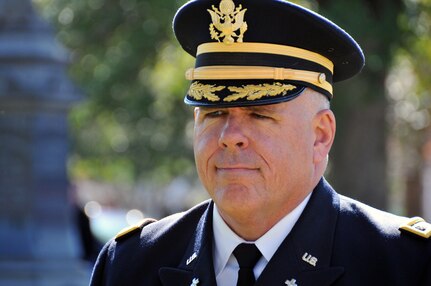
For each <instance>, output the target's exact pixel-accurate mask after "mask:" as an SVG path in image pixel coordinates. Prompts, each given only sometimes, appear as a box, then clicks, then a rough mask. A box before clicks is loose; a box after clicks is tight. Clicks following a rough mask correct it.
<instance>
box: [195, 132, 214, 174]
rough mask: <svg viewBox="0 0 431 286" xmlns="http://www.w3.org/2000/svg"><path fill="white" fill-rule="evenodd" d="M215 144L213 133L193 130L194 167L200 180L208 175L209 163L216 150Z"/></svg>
mask: <svg viewBox="0 0 431 286" xmlns="http://www.w3.org/2000/svg"><path fill="white" fill-rule="evenodd" d="M217 142H218V141H217V138H216V136H215V133H214V132H210V130H208V129H204V130H202V129H200V128H195V133H194V140H193V149H194V155H195V162H196V167H197V170H198V173H199V176H200V177H201V178H202V179H203V178H204V177H203V176H205V177H207V175H208V174H207V173H208V171H209V167H210V166H209V161H210V159H211V156H212V155H213V154H214V152H215V151H216V150H217V148H218V144H217Z"/></svg>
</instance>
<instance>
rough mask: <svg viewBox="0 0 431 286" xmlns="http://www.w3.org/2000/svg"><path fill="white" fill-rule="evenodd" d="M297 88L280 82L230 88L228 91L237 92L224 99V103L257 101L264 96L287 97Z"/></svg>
mask: <svg viewBox="0 0 431 286" xmlns="http://www.w3.org/2000/svg"><path fill="white" fill-rule="evenodd" d="M295 88H296V86H294V85H291V84H282V83H279V82H276V83H273V84H268V83H265V84H258V85H245V86H242V87H234V86H230V87H228V89H229V90H230V91H232V92H235V93H234V94H232V95H229V96H227V97H225V98H224V99H223V101H227V102H231V101H236V100H238V99H242V98H246V99H247V100H257V99H260V98H262V97H264V96H277V95H280V94H281V95H286V93H287V92H288V91H290V90H293V89H295Z"/></svg>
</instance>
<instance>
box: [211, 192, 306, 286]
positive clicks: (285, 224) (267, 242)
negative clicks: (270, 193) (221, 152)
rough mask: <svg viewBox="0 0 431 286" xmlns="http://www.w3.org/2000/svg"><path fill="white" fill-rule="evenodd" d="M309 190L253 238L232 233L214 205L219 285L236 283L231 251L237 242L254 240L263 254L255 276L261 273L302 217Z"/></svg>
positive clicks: (214, 232) (236, 272)
mask: <svg viewBox="0 0 431 286" xmlns="http://www.w3.org/2000/svg"><path fill="white" fill-rule="evenodd" d="M310 196H311V193H310V194H309V195H308V196H307V197H306V198H305V199H304V200H303V201H302V202H301V203H300V204H299V205H298V206H297V207H296V208H295V209H294V210H293V211H291V212H290V213H289V214H287V215H286V216H285V217H283V218H282V219H281V220H280V221H279V222H278V223H277V224H275V225H274V226H273V227H272V228H271V229H270V230H269V231H267V232H266V233H265V234H264V235H263V236H261V237H260V238H259V239H258V240H256V241H245V240H244V239H242V238H241V237H239V236H238V235H237V234H236V233H235V232H233V231H232V230H231V229H230V227H229V226H228V225H227V224H226V223H225V221H224V220H223V218H222V217H221V216H220V214H219V212H218V209H217V206H215V205H214V211H213V234H214V240H213V241H214V242H213V243H214V245H213V259H214V273H215V276H216V281H217V285H218V286H236V281H237V279H238V269H239V265H238V262H237V261H236V258H235V257H234V256H233V254H232V252H233V250H234V249H235V247H237V246H238V245H239V244H240V243H243V242H249V243H250V242H253V243H255V244H256V246H257V248H258V249H259V250H260V252H261V253H262V257H261V258H260V260H259V261H258V262H257V263H256V266H255V267H254V269H253V271H254V275H255V277H256V280H257V278H258V277H259V276H260V274H261V273H262V271H263V269H264V268H265V266H266V265H267V264H268V262H269V260H270V259H271V258H272V256H273V255H274V253H275V252H276V251H277V249H278V247H279V246H280V244H281V243H282V242H283V240H284V239H285V238H286V236H287V235H288V234H289V233H290V231H291V230H292V228H293V226H294V225H295V223H296V222H297V221H298V219H299V217H300V216H301V214H302V212H303V210H304V208H305V206H306V205H307V203H308V201H309V199H310Z"/></svg>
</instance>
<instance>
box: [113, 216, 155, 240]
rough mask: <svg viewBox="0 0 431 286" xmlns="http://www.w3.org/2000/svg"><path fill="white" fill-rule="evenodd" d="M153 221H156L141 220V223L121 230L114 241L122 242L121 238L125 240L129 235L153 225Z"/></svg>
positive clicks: (150, 219) (149, 219)
mask: <svg viewBox="0 0 431 286" xmlns="http://www.w3.org/2000/svg"><path fill="white" fill-rule="evenodd" d="M155 221H156V220H155V219H152V218H146V219H143V220H142V221H140V222H139V223H137V224H135V225H132V226H128V227H125V228H123V229H122V230H120V232H119V233H118V234H117V235H116V236H115V241H117V242H118V241H120V240H122V239H123V238H126V237H128V236H129V235H131V234H133V233H135V232H136V231H138V230H141V229H143V228H144V226H146V225H148V224H150V223H153V222H155Z"/></svg>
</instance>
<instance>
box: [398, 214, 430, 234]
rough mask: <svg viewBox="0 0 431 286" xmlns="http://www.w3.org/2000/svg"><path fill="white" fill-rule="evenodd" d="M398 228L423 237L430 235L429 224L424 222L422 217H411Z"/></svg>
mask: <svg viewBox="0 0 431 286" xmlns="http://www.w3.org/2000/svg"><path fill="white" fill-rule="evenodd" d="M399 229H400V230H401V231H407V232H410V233H413V234H415V235H419V236H421V237H423V238H430V237H431V224H430V223H428V222H426V221H425V220H424V219H423V218H420V217H413V218H411V219H410V220H409V221H407V222H406V223H404V224H402V225H401V226H400V227H399Z"/></svg>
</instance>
